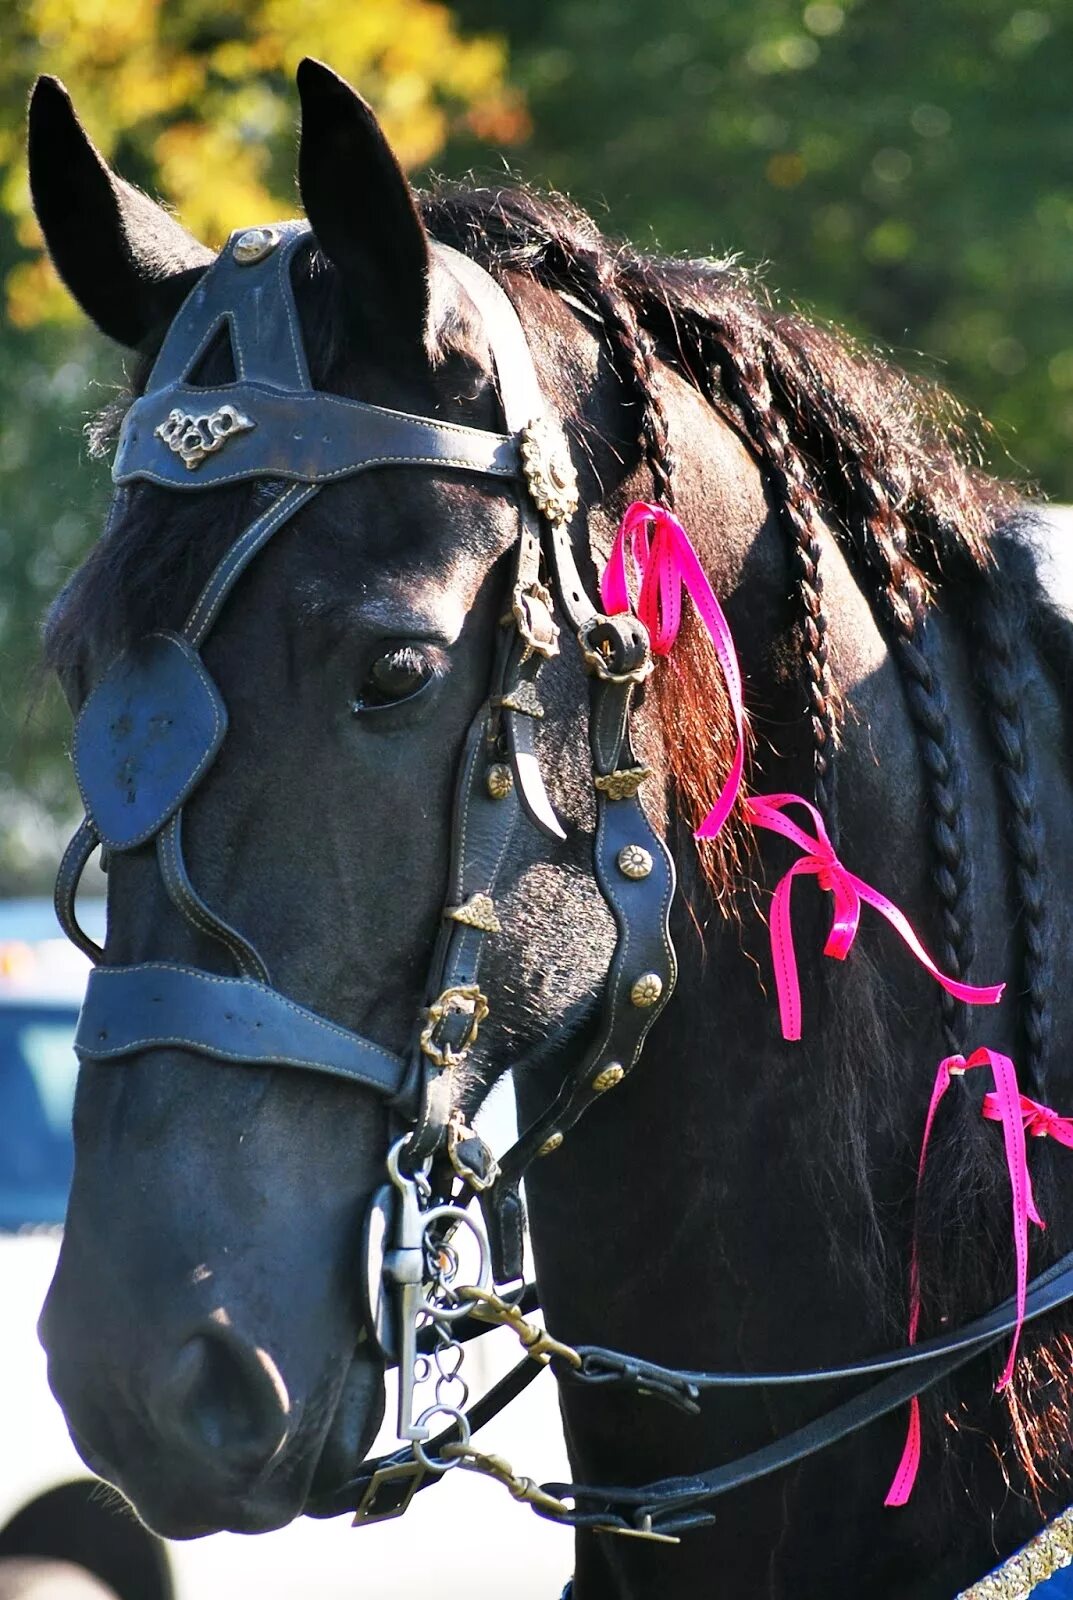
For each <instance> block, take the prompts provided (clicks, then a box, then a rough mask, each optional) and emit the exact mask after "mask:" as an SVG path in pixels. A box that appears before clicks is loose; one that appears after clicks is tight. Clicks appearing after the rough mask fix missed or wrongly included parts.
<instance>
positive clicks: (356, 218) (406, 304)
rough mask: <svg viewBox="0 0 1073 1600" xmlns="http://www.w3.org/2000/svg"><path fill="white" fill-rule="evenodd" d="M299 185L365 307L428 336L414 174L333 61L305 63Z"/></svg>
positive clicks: (322, 237)
mask: <svg viewBox="0 0 1073 1600" xmlns="http://www.w3.org/2000/svg"><path fill="white" fill-rule="evenodd" d="M298 92H299V94H300V96H301V100H302V142H301V147H300V150H299V155H298V187H299V189H300V191H301V195H302V204H303V206H304V207H305V213H306V216H307V218H308V219H309V224H310V226H311V227H312V229H313V232H314V234H315V235H316V239H317V243H318V244H319V245H320V248H321V249H322V250H323V252H324V254H325V255H326V256H327V257H328V259H329V261H331V262H333V263H334V265H335V266H336V267H337V268H338V269H339V271H340V273H341V274H342V276H343V279H344V282H345V283H346V284H347V285H348V288H349V291H350V294H351V298H352V301H353V304H354V305H355V307H356V308H357V309H358V311H359V313H361V314H364V315H366V316H368V315H370V314H371V318H372V320H373V321H374V323H375V325H376V326H377V327H379V328H380V329H384V328H388V329H392V328H394V329H398V330H400V331H401V332H402V333H403V335H404V337H411V336H416V337H417V338H419V339H423V337H424V332H425V325H426V322H427V320H428V303H429V286H428V278H429V247H428V236H427V235H426V233H425V229H424V225H423V223H422V221H421V218H420V216H419V215H418V211H417V206H416V205H415V203H414V197H413V193H412V191H411V189H410V185H409V183H408V182H407V181H406V176H405V174H404V173H403V171H402V168H401V167H400V166H399V163H398V162H397V160H396V159H395V155H394V153H393V151H392V149H391V146H390V145H389V144H388V142H387V140H386V139H385V137H384V134H383V130H382V129H381V127H380V124H379V123H378V122H377V120H376V117H375V116H374V115H373V112H372V109H371V107H370V106H368V105H367V104H366V102H365V101H364V100H363V99H362V97H361V95H359V94H358V93H357V91H356V90H354V89H352V88H351V87H350V85H349V83H347V82H345V81H344V79H342V78H340V77H337V75H336V74H335V73H334V72H332V70H331V68H330V67H326V66H324V64H323V63H322V62H320V61H314V60H313V59H312V58H311V57H308V56H307V57H306V59H305V60H304V61H303V62H302V63H301V65H300V66H299V68H298Z"/></svg>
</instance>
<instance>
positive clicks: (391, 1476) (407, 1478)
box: [351, 1458, 428, 1528]
mask: <svg viewBox="0 0 1073 1600" xmlns="http://www.w3.org/2000/svg"><path fill="white" fill-rule="evenodd" d="M427 1477H428V1473H427V1471H426V1470H425V1468H424V1467H423V1466H422V1465H421V1463H420V1461H418V1460H416V1458H415V1459H414V1460H411V1461H403V1462H400V1463H399V1465H398V1466H394V1467H380V1468H378V1469H377V1471H376V1472H374V1473H373V1475H372V1478H371V1479H370V1480H369V1487H368V1488H367V1489H366V1491H365V1493H364V1494H363V1495H362V1497H361V1500H360V1501H359V1502H358V1509H357V1510H356V1511H355V1513H354V1521H353V1522H352V1523H351V1527H353V1528H364V1527H368V1526H369V1525H370V1524H371V1523H373V1522H390V1521H391V1519H392V1518H393V1517H401V1516H402V1514H403V1512H404V1511H406V1510H408V1509H409V1505H410V1501H411V1500H412V1499H413V1497H414V1495H415V1494H416V1493H417V1491H418V1489H420V1487H421V1485H422V1483H423V1482H424V1480H425V1479H426V1478H427ZM388 1485H398V1488H397V1489H395V1490H394V1491H393V1492H391V1493H389V1494H388V1495H385V1496H384V1499H385V1500H386V1502H387V1504H386V1505H385V1506H384V1508H383V1510H380V1509H379V1508H378V1506H377V1502H378V1500H379V1499H380V1494H381V1490H382V1489H384V1487H385V1486H388Z"/></svg>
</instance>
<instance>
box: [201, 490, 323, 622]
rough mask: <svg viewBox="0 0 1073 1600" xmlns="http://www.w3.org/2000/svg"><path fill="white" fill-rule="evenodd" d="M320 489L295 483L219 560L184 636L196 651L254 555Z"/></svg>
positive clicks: (252, 523)
mask: <svg viewBox="0 0 1073 1600" xmlns="http://www.w3.org/2000/svg"><path fill="white" fill-rule="evenodd" d="M317 492H318V490H317V486H316V485H315V484H301V483H299V484H292V485H291V487H290V488H289V489H287V490H285V491H284V493H283V494H281V495H280V496H279V497H278V499H276V500H273V502H272V504H271V505H270V506H269V507H268V509H267V510H266V511H262V513H261V515H260V516H259V517H256V518H255V519H254V520H253V522H251V523H250V525H249V527H248V528H247V529H246V530H245V532H244V533H242V534H241V535H240V536H239V537H238V538H237V539H236V540H235V542H234V544H233V545H232V546H231V548H230V549H229V550H228V551H227V552H226V554H225V555H223V556H222V557H221V559H220V560H219V561H218V562H217V563H216V566H215V567H214V568H213V570H212V572H211V573H210V574H209V577H208V579H207V581H206V583H205V587H204V588H203V589H202V591H201V593H200V595H198V598H197V600H196V601H195V602H194V607H193V610H192V611H191V612H190V615H189V616H188V617H187V619H186V624H185V626H184V628H183V637H184V639H186V640H188V641H189V643H190V644H191V645H193V647H194V648H195V650H197V649H200V648H201V646H202V645H203V644H204V642H205V639H206V638H207V637H208V633H209V629H210V628H211V627H212V625H213V623H214V622H215V621H216V618H217V617H218V616H219V615H220V608H221V607H222V605H223V603H224V601H225V600H226V599H227V597H228V595H229V594H230V593H231V590H232V589H233V588H234V587H235V584H236V583H237V582H238V580H239V578H241V576H242V574H243V573H244V572H245V570H246V568H247V567H248V566H249V564H250V562H251V561H252V560H253V558H254V556H256V555H259V554H260V553H261V551H262V550H263V549H264V547H265V545H266V544H267V543H268V541H269V539H271V538H272V537H273V535H274V534H277V533H278V532H279V530H280V528H282V527H283V526H284V524H285V523H287V522H289V521H290V519H291V518H292V517H293V516H294V515H295V514H296V512H298V511H300V510H301V509H302V507H303V506H304V505H305V504H306V502H307V501H308V500H312V498H313V496H314V495H315V494H316V493H317Z"/></svg>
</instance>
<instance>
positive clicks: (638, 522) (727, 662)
mask: <svg viewBox="0 0 1073 1600" xmlns="http://www.w3.org/2000/svg"><path fill="white" fill-rule="evenodd" d="M627 551H628V552H629V554H630V557H631V559H632V562H633V568H634V572H635V574H636V576H637V581H638V586H639V587H638V595H637V607H636V610H637V615H638V617H639V618H640V619H641V621H642V622H643V623H644V625H645V627H646V628H647V629H648V635H649V638H650V640H651V643H652V651H653V654H655V655H657V656H666V655H669V654H670V652H671V650H672V649H673V648H674V642H675V640H676V639H677V637H678V630H679V627H680V626H681V622H682V590H683V589H685V590H686V592H687V593H688V594H689V595H690V597H691V598H692V600H693V604H694V605H695V606H696V608H697V611H698V612H699V614H700V618H701V621H702V622H703V623H704V626H705V628H706V629H707V632H708V637H709V638H710V639H711V641H712V644H713V645H714V646H715V653H716V656H717V657H718V659H719V665H720V667H721V668H722V669H723V676H724V678H725V679H726V686H727V692H728V694H729V696H730V708H731V711H732V713H733V717H734V726H735V728H736V730H737V736H738V737H737V746H736V748H735V751H734V757H733V760H732V761H731V763H730V772H729V775H728V777H727V780H726V782H725V783H724V785H723V787H722V789H721V790H720V791H719V795H718V797H717V798H716V802H715V804H714V805H713V806H712V809H711V810H710V811H709V812H708V815H707V816H706V817H705V818H704V821H703V822H702V823H701V825H700V827H699V828H698V829H697V833H696V837H697V838H698V839H711V838H714V836H715V835H716V834H717V833H718V832H719V829H720V828H721V827H722V826H723V823H724V822H725V821H726V819H727V817H728V816H729V815H730V812H731V809H732V807H733V805H734V801H735V800H736V799H737V796H738V791H739V789H740V788H741V779H742V772H743V770H744V767H745V711H744V701H743V698H742V691H741V672H740V670H739V667H738V658H737V654H736V652H735V650H734V639H733V636H732V634H731V632H730V625H729V623H728V622H727V619H726V617H725V616H724V614H723V608H722V606H721V605H720V604H719V601H718V600H717V599H716V597H715V591H714V590H713V588H712V586H711V584H710V583H709V581H708V577H707V574H706V573H705V571H704V568H703V567H702V566H701V564H700V557H699V556H698V555H697V552H696V550H695V549H694V547H693V544H692V542H691V541H690V538H689V535H688V534H687V533H686V531H685V529H684V528H683V527H682V524H681V523H680V522H679V521H678V518H677V517H675V516H673V515H672V513H671V512H670V511H668V510H666V508H665V507H663V506H657V505H650V504H649V503H648V502H647V501H645V500H635V501H634V503H633V504H632V505H631V506H630V507H628V509H627V511H626V514H625V516H624V517H623V519H622V521H621V523H620V524H619V529H618V532H617V533H616V535H615V543H614V545H613V547H612V550H611V559H610V560H609V561H608V563H607V566H606V567H605V568H604V574H603V577H602V578H601V580H600V598H601V601H602V603H603V607H604V610H605V611H606V612H607V613H608V615H610V616H613V615H614V614H615V613H616V612H620V611H629V609H630V585H629V578H628V575H627V570H626V555H627Z"/></svg>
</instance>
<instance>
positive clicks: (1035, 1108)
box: [983, 1093, 1073, 1150]
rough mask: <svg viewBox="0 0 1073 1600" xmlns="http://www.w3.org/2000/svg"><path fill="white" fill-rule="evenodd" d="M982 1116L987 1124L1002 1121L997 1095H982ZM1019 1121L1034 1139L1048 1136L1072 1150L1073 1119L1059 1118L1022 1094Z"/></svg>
mask: <svg viewBox="0 0 1073 1600" xmlns="http://www.w3.org/2000/svg"><path fill="white" fill-rule="evenodd" d="M983 1114H984V1116H985V1117H987V1119H988V1121H989V1122H1001V1121H1002V1106H1001V1102H1000V1101H999V1097H998V1095H997V1094H992V1093H988V1094H985V1095H984V1104H983ZM1021 1121H1022V1123H1023V1124H1024V1130H1025V1132H1026V1133H1029V1134H1031V1135H1032V1137H1033V1138H1034V1139H1044V1138H1047V1137H1048V1136H1050V1138H1052V1139H1057V1140H1058V1143H1059V1144H1064V1145H1065V1146H1066V1147H1067V1149H1070V1150H1073V1117H1060V1116H1059V1115H1058V1113H1057V1111H1052V1110H1051V1108H1050V1106H1043V1105H1040V1103H1039V1101H1038V1100H1030V1099H1029V1097H1028V1095H1027V1094H1023V1095H1022V1096H1021Z"/></svg>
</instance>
